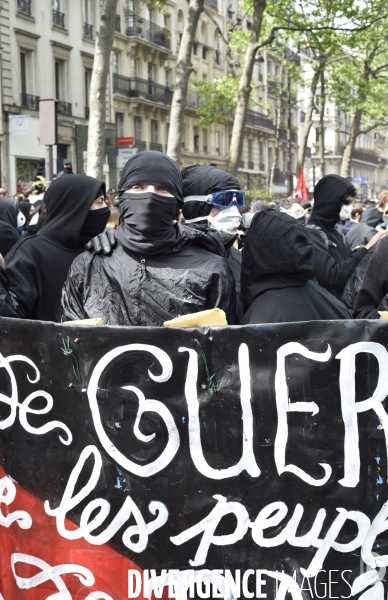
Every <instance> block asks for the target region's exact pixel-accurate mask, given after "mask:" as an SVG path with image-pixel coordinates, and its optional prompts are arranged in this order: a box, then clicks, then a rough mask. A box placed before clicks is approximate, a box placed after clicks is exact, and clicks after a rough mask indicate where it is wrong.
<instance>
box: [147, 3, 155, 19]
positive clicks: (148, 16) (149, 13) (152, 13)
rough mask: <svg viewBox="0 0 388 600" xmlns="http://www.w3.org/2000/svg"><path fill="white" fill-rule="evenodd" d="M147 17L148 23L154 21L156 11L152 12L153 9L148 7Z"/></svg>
mask: <svg viewBox="0 0 388 600" xmlns="http://www.w3.org/2000/svg"><path fill="white" fill-rule="evenodd" d="M146 15H147V16H146V19H147V21H152V18H153V16H154V11H153V10H152V8H148V6H147V8H146Z"/></svg>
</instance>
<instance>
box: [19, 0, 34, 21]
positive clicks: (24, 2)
mask: <svg viewBox="0 0 388 600" xmlns="http://www.w3.org/2000/svg"><path fill="white" fill-rule="evenodd" d="M18 12H21V13H23V14H24V15H28V16H29V17H30V16H31V0H18Z"/></svg>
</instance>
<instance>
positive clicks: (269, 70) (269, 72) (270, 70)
mask: <svg viewBox="0 0 388 600" xmlns="http://www.w3.org/2000/svg"><path fill="white" fill-rule="evenodd" d="M268 75H272V61H270V60H269V61H268Z"/></svg>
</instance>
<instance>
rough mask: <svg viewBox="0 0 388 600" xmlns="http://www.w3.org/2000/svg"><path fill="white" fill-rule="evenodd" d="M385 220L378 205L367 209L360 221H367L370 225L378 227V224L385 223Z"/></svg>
mask: <svg viewBox="0 0 388 600" xmlns="http://www.w3.org/2000/svg"><path fill="white" fill-rule="evenodd" d="M383 221H384V215H383V213H382V212H381V211H380V210H379V209H378V208H377V207H372V208H367V209H366V211H365V212H364V213H363V215H362V217H361V221H360V223H366V224H367V225H370V227H377V225H379V224H380V223H383Z"/></svg>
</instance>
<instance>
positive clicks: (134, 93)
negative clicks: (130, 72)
mask: <svg viewBox="0 0 388 600" xmlns="http://www.w3.org/2000/svg"><path fill="white" fill-rule="evenodd" d="M113 92H114V93H116V94H123V95H124V96H127V97H128V98H139V97H142V98H147V99H148V100H153V101H154V102H162V103H163V104H168V105H170V104H171V101H172V94H173V91H172V89H171V88H169V87H166V86H165V85H159V84H158V83H154V82H153V81H148V80H147V79H140V77H125V76H124V75H118V74H117V73H114V75H113Z"/></svg>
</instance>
